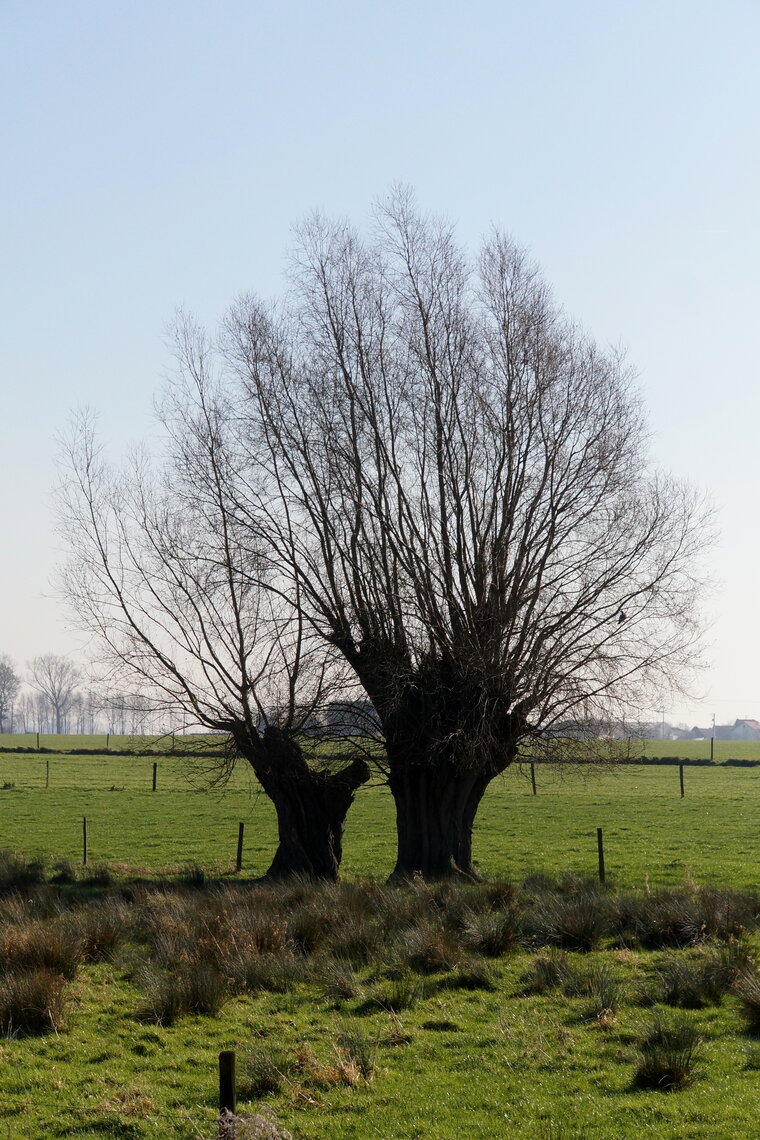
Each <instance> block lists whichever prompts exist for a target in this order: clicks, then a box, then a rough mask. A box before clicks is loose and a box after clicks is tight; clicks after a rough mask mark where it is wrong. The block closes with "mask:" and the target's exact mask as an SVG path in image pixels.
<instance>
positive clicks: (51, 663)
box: [0, 653, 180, 736]
mask: <svg viewBox="0 0 760 1140" xmlns="http://www.w3.org/2000/svg"><path fill="white" fill-rule="evenodd" d="M179 726H180V722H178V721H176V720H174V721H172V722H171V723H167V716H166V712H165V711H161V712H159V711H158V710H157V709H156V708H155V707H154V706H153V705H152V704H151V702H150V701H149V700H147V698H145V697H143V696H141V695H140V694H134V693H125V692H120V691H113V690H110V689H109V688H108V687H107V686H106V685H104V684H101V685H97V684H95V683H93V682H91V681H89V680H88V678H87V677H85V675H84V673H83V671H82V669H81V668H80V667H79V666H78V665H77V664H76V663H75V662H74V661H72V660H71V659H70V658H68V657H64V656H58V655H56V654H52V653H46V654H42V655H40V656H39V657H35V658H33V660H31V661H30V662H29V663H28V665H27V668H26V671H25V672H22V671H21V670H20V669H19V668H18V667H17V666H16V664H15V663H14V661H13V659H12V658H11V657H10V656H9V655H8V654H0V732H4V733H28V732H42V733H50V734H53V733H76V734H89V735H96V734H101V733H102V734H106V733H110V734H112V735H121V736H125V735H138V734H140V733H155V734H159V733H161V732H165V731H171V730H172V729H173V728H177V727H179Z"/></svg>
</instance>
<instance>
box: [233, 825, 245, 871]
mask: <svg viewBox="0 0 760 1140" xmlns="http://www.w3.org/2000/svg"><path fill="white" fill-rule="evenodd" d="M244 831H245V824H244V823H242V822H241V823H239V824H238V845H237V859H236V860H235V870H236V871H242V870H243V832H244Z"/></svg>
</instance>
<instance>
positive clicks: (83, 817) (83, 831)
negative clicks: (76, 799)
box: [82, 815, 87, 867]
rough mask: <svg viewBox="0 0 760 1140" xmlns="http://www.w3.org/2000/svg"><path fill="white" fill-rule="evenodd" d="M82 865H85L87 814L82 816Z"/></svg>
mask: <svg viewBox="0 0 760 1140" xmlns="http://www.w3.org/2000/svg"><path fill="white" fill-rule="evenodd" d="M82 866H83V867H86V866H87V816H86V815H85V816H82Z"/></svg>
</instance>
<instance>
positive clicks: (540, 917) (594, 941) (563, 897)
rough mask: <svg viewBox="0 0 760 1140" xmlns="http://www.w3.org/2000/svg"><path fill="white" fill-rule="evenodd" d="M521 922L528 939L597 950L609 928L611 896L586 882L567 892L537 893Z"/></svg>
mask: <svg viewBox="0 0 760 1140" xmlns="http://www.w3.org/2000/svg"><path fill="white" fill-rule="evenodd" d="M524 922H525V930H526V933H527V935H528V936H529V938H530V940H531V941H533V942H534V943H537V944H538V945H543V946H559V947H561V948H562V949H565V950H580V951H586V952H588V951H590V950H596V949H597V948H598V946H599V944H600V943H601V941H602V939H603V938H605V937H606V936H607V935H608V934H609V933H610V931H611V929H612V911H611V903H610V897H609V895H608V894H607V893H606V892H603V891H601V890H599V889H598V888H596V887H594V886H593V885H591V884H588V883H581V884H580V885H579V886H578V887H577V888H574V889H570V890H569V891H568V893H559V892H551V893H545V894H538V895H536V897H535V898H534V899H533V902H532V904H531V906H530V907H529V909H528V912H527V914H526V916H525V920H524Z"/></svg>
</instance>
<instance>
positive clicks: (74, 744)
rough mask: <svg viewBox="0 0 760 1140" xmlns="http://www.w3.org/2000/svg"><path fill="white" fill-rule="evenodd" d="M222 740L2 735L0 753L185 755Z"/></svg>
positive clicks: (167, 735)
mask: <svg viewBox="0 0 760 1140" xmlns="http://www.w3.org/2000/svg"><path fill="white" fill-rule="evenodd" d="M224 739H225V738H224V737H222V736H215V735H213V733H187V734H183V733H179V734H177V735H175V734H174V733H171V732H168V733H164V734H163V735H161V736H157V735H151V736H147V735H142V734H140V735H134V734H132V735H121V734H116V733H108V734H107V733H103V732H99V733H94V734H87V733H66V734H58V735H56V734H54V733H46V732H3V733H0V751H2V749H4V748H34V749H45V750H46V751H51V752H71V751H79V750H80V749H88V750H91V751H97V750H98V749H102V750H107V749H110V750H111V751H114V752H156V753H163V752H172V751H174V750H177V751H181V752H187V751H198V752H205V751H207V750H211V749H215V748H218V747H219V745H220V744H221V743H223V741H224Z"/></svg>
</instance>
